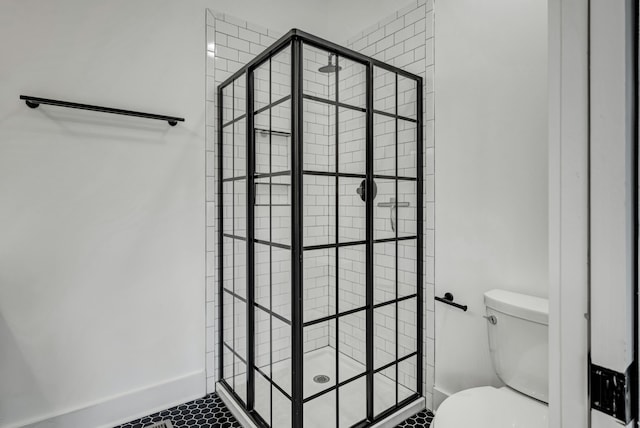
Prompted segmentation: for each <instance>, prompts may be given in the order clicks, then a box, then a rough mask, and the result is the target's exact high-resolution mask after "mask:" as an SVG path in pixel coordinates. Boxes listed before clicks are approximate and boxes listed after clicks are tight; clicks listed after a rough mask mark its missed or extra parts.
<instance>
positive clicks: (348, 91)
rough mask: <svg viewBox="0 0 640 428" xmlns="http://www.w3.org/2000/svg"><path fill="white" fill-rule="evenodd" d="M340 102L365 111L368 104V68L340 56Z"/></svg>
mask: <svg viewBox="0 0 640 428" xmlns="http://www.w3.org/2000/svg"><path fill="white" fill-rule="evenodd" d="M337 61H338V63H337V64H338V66H339V67H340V70H339V74H338V101H339V102H340V103H341V104H347V105H350V106H354V107H359V108H361V109H364V108H365V107H366V104H367V67H366V65H364V64H362V63H359V62H355V61H351V60H350V59H348V58H345V57H342V56H339V57H338V60H337Z"/></svg>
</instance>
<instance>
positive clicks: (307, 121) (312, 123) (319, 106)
mask: <svg viewBox="0 0 640 428" xmlns="http://www.w3.org/2000/svg"><path fill="white" fill-rule="evenodd" d="M303 104H304V113H303V117H304V128H303V129H304V147H303V156H304V166H303V168H304V170H305V171H323V172H330V171H335V158H336V156H335V153H336V149H335V142H336V140H335V136H334V134H333V132H331V128H332V127H333V126H334V125H335V108H334V107H333V106H331V105H329V104H326V103H322V102H316V101H310V100H304V103H303Z"/></svg>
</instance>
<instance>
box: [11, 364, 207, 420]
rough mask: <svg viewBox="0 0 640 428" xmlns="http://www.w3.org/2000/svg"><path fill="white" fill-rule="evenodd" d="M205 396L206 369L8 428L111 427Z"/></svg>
mask: <svg viewBox="0 0 640 428" xmlns="http://www.w3.org/2000/svg"><path fill="white" fill-rule="evenodd" d="M205 395H206V374H205V372H204V370H201V371H197V372H193V373H189V374H187V375H185V376H181V377H178V378H174V379H171V380H168V381H166V382H162V383H159V384H156V385H152V386H149V387H145V388H141V389H138V390H135V391H130V392H126V393H124V394H119V395H116V396H113V397H108V398H106V399H104V400H100V401H96V402H93V403H89V404H86V405H83V406H81V407H77V408H74V409H68V410H63V411H60V412H56V413H52V414H49V415H44V416H40V417H37V418H32V419H30V420H23V421H19V422H16V423H13V424H10V425H7V426H6V427H5V428H18V427H28V428H110V427H113V426H114V425H118V424H121V423H124V422H128V421H130V420H133V419H137V418H141V417H143V416H147V415H149V414H151V413H155V412H158V411H161V410H165V409H167V408H169V407H173V406H176V405H178V404H181V403H184V402H187V401H191V400H194V399H196V398H200V397H203V396H205Z"/></svg>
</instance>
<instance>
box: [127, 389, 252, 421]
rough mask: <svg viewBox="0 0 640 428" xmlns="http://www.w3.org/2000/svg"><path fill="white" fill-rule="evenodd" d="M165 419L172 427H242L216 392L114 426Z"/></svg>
mask: <svg viewBox="0 0 640 428" xmlns="http://www.w3.org/2000/svg"><path fill="white" fill-rule="evenodd" d="M166 419H169V420H170V421H171V423H172V424H173V427H174V428H242V425H240V423H239V422H238V421H237V420H236V418H234V417H233V415H232V414H231V412H230V411H229V409H227V406H225V405H224V403H223V402H222V400H221V399H220V398H219V397H218V396H217V395H216V394H210V395H207V396H206V397H204V398H199V399H197V400H194V401H190V402H188V403H184V404H180V405H179V406H176V407H172V408H170V409H168V410H163V411H161V412H158V413H154V414H153V415H149V416H145V417H144V418H141V419H137V420H135V421H131V422H127V423H126V424H123V425H118V426H117V427H115V428H144V427H146V426H148V425H151V424H154V423H157V422H160V421H163V420H166Z"/></svg>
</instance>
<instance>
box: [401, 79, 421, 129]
mask: <svg viewBox="0 0 640 428" xmlns="http://www.w3.org/2000/svg"><path fill="white" fill-rule="evenodd" d="M417 114H418V83H417V82H416V81H415V80H414V79H409V78H407V77H404V76H401V75H398V115H399V116H403V117H407V118H409V119H414V120H416V119H417Z"/></svg>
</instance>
